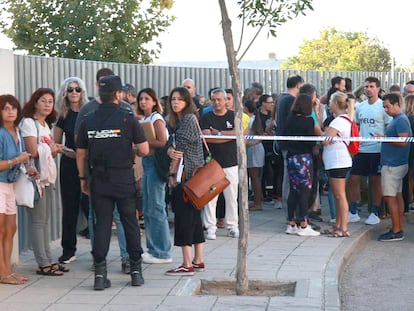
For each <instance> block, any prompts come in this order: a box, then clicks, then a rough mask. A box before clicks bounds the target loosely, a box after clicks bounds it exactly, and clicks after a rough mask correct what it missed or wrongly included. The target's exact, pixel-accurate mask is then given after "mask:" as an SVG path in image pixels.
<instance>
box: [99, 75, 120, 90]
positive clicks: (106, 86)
mask: <svg viewBox="0 0 414 311" xmlns="http://www.w3.org/2000/svg"><path fill="white" fill-rule="evenodd" d="M99 91H100V92H105V93H112V92H115V91H122V82H121V78H120V77H119V76H106V77H103V78H101V79H100V80H99Z"/></svg>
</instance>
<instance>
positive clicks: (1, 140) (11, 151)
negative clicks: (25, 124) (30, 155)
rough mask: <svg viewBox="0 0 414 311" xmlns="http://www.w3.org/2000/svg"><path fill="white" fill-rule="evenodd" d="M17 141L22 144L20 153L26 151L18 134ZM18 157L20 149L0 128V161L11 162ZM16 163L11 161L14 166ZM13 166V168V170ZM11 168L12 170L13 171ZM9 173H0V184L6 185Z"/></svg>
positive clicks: (8, 134)
mask: <svg viewBox="0 0 414 311" xmlns="http://www.w3.org/2000/svg"><path fill="white" fill-rule="evenodd" d="M19 139H20V142H21V144H22V151H26V148H25V146H24V141H23V138H22V136H21V134H20V132H19ZM19 155H20V147H19V145H17V144H16V142H15V141H14V138H13V136H12V135H11V134H10V133H9V131H8V130H6V129H5V128H4V127H0V160H13V159H14V158H16V157H18V156H19ZM15 163H16V161H13V164H15ZM14 167H15V166H13V168H14ZM13 168H12V169H13ZM9 173H11V170H10V169H7V170H5V171H1V172H0V182H4V183H8V181H7V175H8V174H9Z"/></svg>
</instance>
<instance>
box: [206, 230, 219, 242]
mask: <svg viewBox="0 0 414 311" xmlns="http://www.w3.org/2000/svg"><path fill="white" fill-rule="evenodd" d="M206 239H207V240H215V239H217V237H216V230H215V229H212V228H209V229H207V234H206Z"/></svg>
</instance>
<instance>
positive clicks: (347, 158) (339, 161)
mask: <svg viewBox="0 0 414 311" xmlns="http://www.w3.org/2000/svg"><path fill="white" fill-rule="evenodd" d="M348 118H349V116H348ZM329 127H332V128H334V129H336V130H337V131H338V136H341V137H349V136H351V122H349V121H348V120H346V119H344V118H343V117H341V116H337V117H336V118H335V119H333V120H332V122H331V123H330V124H329ZM322 157H323V163H324V165H325V169H327V170H330V169H335V168H346V167H351V166H352V158H351V155H350V154H349V151H348V147H347V145H346V143H345V142H343V141H335V142H333V143H332V144H329V145H324V147H323V153H322Z"/></svg>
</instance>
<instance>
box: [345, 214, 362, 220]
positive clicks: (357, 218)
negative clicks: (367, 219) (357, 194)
mask: <svg viewBox="0 0 414 311" xmlns="http://www.w3.org/2000/svg"><path fill="white" fill-rule="evenodd" d="M360 220H361V218H359V215H358V212H357V213H356V214H352V213H351V212H348V222H358V221H360Z"/></svg>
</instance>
